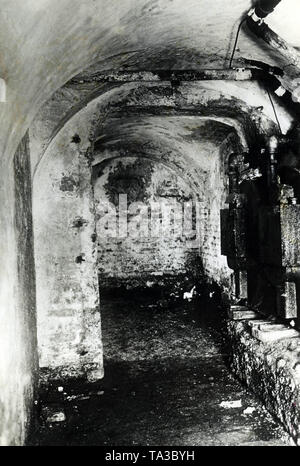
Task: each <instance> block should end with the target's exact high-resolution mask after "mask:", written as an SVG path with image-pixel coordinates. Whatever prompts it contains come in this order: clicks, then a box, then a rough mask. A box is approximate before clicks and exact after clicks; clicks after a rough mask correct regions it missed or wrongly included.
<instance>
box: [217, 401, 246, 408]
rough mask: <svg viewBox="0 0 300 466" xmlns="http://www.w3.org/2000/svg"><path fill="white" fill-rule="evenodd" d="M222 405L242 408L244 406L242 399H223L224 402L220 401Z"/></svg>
mask: <svg viewBox="0 0 300 466" xmlns="http://www.w3.org/2000/svg"><path fill="white" fill-rule="evenodd" d="M220 407H221V408H225V409H231V408H241V407H242V400H235V401H222V403H220Z"/></svg>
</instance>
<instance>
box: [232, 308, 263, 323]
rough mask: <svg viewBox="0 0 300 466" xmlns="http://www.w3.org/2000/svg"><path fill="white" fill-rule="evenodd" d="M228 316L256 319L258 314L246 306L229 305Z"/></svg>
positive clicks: (238, 318) (239, 318) (240, 318)
mask: <svg viewBox="0 0 300 466" xmlns="http://www.w3.org/2000/svg"><path fill="white" fill-rule="evenodd" d="M228 317H229V319H231V320H251V319H257V317H258V314H257V312H255V311H252V310H251V309H249V308H248V307H247V306H230V309H229V311H228Z"/></svg>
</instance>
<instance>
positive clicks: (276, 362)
mask: <svg viewBox="0 0 300 466" xmlns="http://www.w3.org/2000/svg"><path fill="white" fill-rule="evenodd" d="M228 336H229V345H230V346H229V347H230V351H231V352H232V354H231V357H232V363H231V368H232V370H233V371H234V373H235V374H236V375H237V376H238V377H239V378H240V379H241V380H242V381H243V382H245V383H246V384H247V386H248V387H250V388H251V389H252V390H253V391H254V392H255V393H256V394H257V395H258V396H259V397H260V398H261V399H262V400H263V402H264V403H265V405H266V407H267V408H268V410H269V411H270V412H272V413H273V414H274V415H275V416H276V417H277V418H278V419H279V420H280V421H281V422H282V424H283V425H284V427H285V429H286V430H287V431H288V432H289V434H290V435H291V437H292V438H293V439H294V441H295V443H297V442H298V441H299V438H300V379H299V370H298V367H299V354H300V338H299V337H298V338H293V339H288V338H287V339H285V340H282V341H281V342H278V341H277V342H276V343H273V344H272V343H263V342H261V341H259V340H257V339H256V338H254V337H253V336H252V335H251V333H250V331H249V323H247V322H233V321H229V322H228Z"/></svg>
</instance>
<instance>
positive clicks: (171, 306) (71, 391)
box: [34, 293, 287, 446]
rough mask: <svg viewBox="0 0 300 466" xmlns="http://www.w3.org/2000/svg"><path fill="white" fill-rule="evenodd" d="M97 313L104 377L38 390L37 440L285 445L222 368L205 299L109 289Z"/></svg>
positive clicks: (217, 329) (217, 323)
mask: <svg viewBox="0 0 300 466" xmlns="http://www.w3.org/2000/svg"><path fill="white" fill-rule="evenodd" d="M101 310H102V321H103V339H104V354H105V378H104V379H103V380H102V381H101V382H99V383H96V384H87V383H85V382H84V381H73V382H71V383H63V382H61V383H60V384H53V385H52V386H50V387H49V388H48V390H47V391H45V392H43V393H42V394H41V407H40V408H41V424H40V428H39V433H38V435H37V436H36V437H35V439H34V443H35V444H39V445H108V446H121V445H126V446H130V445H143V446H148V445H150V446H153V445H155V446H166V445H168V446H172V445H177V446H191V445H192V446H198V445H199V446H210V445H218V446H223V445H253V446H255V445H264V446H274V445H285V444H286V442H287V437H286V435H285V434H284V432H283V430H282V428H281V427H280V425H279V424H278V423H277V422H276V421H275V420H274V419H273V418H272V417H271V416H270V415H269V413H268V412H267V411H266V410H265V409H264V407H263V406H262V404H261V403H260V402H259V401H258V400H257V399H255V397H254V396H253V395H252V394H250V393H249V392H248V391H247V390H246V389H245V388H244V387H243V386H242V385H241V384H240V383H239V382H238V381H237V380H236V379H235V378H234V377H233V376H232V375H231V373H230V372H229V370H228V367H227V364H226V345H225V340H224V335H223V334H222V331H221V328H222V327H221V322H222V311H221V309H220V308H219V307H218V306H217V305H216V301H215V300H214V297H213V296H210V297H209V299H205V300H199V299H198V300H196V301H194V302H193V303H188V302H186V301H182V300H179V301H170V300H169V299H168V296H163V295H159V296H158V295H157V294H156V295H153V296H150V295H148V296H145V295H143V294H140V295H136V294H135V295H129V296H121V295H120V294H117V293H113V294H112V295H111V296H106V297H103V296H102V300H101ZM58 385H63V390H62V389H58ZM59 390H62V391H59ZM59 413H60V414H59ZM53 416H54V417H53ZM64 416H65V417H66V419H65V420H63V419H64ZM51 417H52V420H51ZM47 419H48V420H47ZM59 419H61V421H60V422H56V421H59Z"/></svg>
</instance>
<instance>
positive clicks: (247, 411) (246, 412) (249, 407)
mask: <svg viewBox="0 0 300 466" xmlns="http://www.w3.org/2000/svg"><path fill="white" fill-rule="evenodd" d="M254 411H256V408H254V406H248V408H246V409H244V411H243V414H253V413H254Z"/></svg>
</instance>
